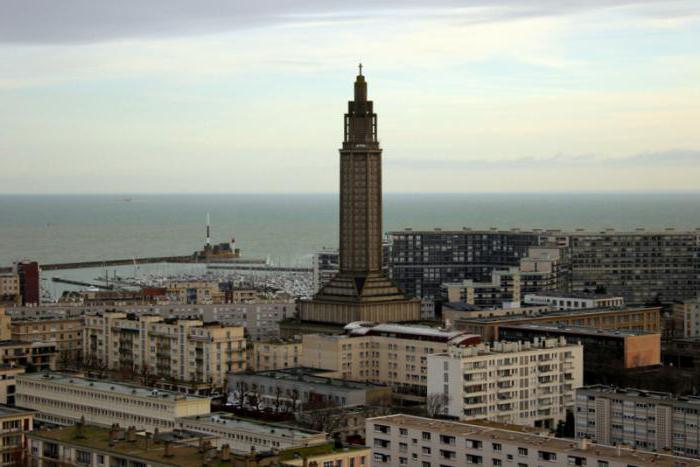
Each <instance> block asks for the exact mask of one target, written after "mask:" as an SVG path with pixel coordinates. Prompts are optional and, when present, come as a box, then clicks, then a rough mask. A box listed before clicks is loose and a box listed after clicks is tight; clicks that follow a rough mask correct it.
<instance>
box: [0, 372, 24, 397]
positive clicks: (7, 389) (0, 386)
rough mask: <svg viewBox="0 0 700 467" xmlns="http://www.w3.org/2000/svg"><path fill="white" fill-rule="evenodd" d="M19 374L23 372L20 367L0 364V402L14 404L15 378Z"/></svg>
mask: <svg viewBox="0 0 700 467" xmlns="http://www.w3.org/2000/svg"><path fill="white" fill-rule="evenodd" d="M21 374H24V368H22V367H12V366H7V365H3V366H0V404H3V405H9V406H13V405H15V393H16V389H17V382H16V378H17V376H18V375H21Z"/></svg>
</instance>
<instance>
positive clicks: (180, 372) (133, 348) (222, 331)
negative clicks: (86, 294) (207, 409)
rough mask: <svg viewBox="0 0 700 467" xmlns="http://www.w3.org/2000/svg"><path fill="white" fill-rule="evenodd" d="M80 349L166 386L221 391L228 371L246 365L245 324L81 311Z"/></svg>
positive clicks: (112, 366)
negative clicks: (84, 314) (82, 324)
mask: <svg viewBox="0 0 700 467" xmlns="http://www.w3.org/2000/svg"><path fill="white" fill-rule="evenodd" d="M83 334H84V339H83V354H84V356H85V359H86V361H87V362H88V363H90V362H96V364H98V365H101V366H104V367H105V368H107V369H110V370H120V371H123V372H130V373H132V374H134V375H149V376H150V377H152V378H155V379H160V381H159V385H160V386H161V387H165V388H171V389H172V388H180V387H184V386H183V385H182V384H181V383H183V382H185V383H188V385H187V386H188V387H189V388H191V391H195V392H198V393H202V392H204V393H206V392H208V391H212V390H213V391H216V390H221V389H222V388H223V386H224V382H225V377H226V373H228V372H235V371H244V370H245V368H246V364H245V360H246V341H245V338H244V337H243V327H241V326H225V325H222V324H219V323H206V324H205V323H204V322H203V321H201V320H198V319H173V320H170V319H164V318H163V317H162V316H159V315H154V314H140V315H133V314H126V313H123V312H119V311H105V312H104V313H96V314H92V315H87V316H85V330H84V333H83Z"/></svg>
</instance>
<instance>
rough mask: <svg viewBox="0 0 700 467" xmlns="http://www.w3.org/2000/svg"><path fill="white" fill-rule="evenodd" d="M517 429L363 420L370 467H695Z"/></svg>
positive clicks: (409, 419)
mask: <svg viewBox="0 0 700 467" xmlns="http://www.w3.org/2000/svg"><path fill="white" fill-rule="evenodd" d="M516 428H517V427H503V428H499V427H493V426H481V425H477V424H469V423H460V422H453V421H446V420H434V419H430V418H422V417H415V416H411V415H403V414H398V415H387V416H385V417H378V418H371V419H368V420H367V444H368V445H369V446H370V447H371V448H372V467H382V466H397V465H405V466H410V467H428V466H431V467H463V466H465V465H484V466H486V465H490V466H513V467H527V466H545V465H546V466H552V467H569V466H572V465H573V466H589V467H633V466H634V467H641V466H645V467H647V466H659V467H697V466H698V465H700V463H699V462H698V461H697V460H694V459H689V458H686V457H678V456H672V455H667V454H660V453H652V452H645V451H640V450H633V449H628V448H621V447H612V446H605V445H602V444H590V443H589V442H586V441H580V442H574V441H571V440H567V439H560V438H553V437H549V436H542V435H537V434H533V433H529V432H527V431H523V430H518V429H516Z"/></svg>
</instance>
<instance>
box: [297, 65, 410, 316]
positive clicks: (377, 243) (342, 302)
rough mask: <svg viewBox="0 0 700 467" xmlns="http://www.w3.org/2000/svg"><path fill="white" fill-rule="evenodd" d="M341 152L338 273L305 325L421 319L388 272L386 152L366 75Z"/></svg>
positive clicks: (310, 305)
mask: <svg viewBox="0 0 700 467" xmlns="http://www.w3.org/2000/svg"><path fill="white" fill-rule="evenodd" d="M344 121H345V124H344V129H345V130H344V139H343V146H342V148H341V149H340V228H339V232H340V235H339V246H340V248H339V251H340V258H339V263H340V264H339V272H338V274H337V275H335V276H334V277H333V278H332V279H331V280H330V281H329V282H328V283H327V284H326V285H325V286H324V287H322V288H321V290H320V291H319V292H318V293H317V294H316V295H315V296H314V297H313V299H311V300H302V301H300V303H299V315H300V317H301V319H302V320H304V321H315V322H323V323H335V324H346V323H349V322H353V321H376V322H396V321H415V320H418V319H420V316H421V309H420V307H421V305H420V300H417V299H411V298H407V297H406V296H405V295H404V293H403V291H401V290H400V289H399V288H397V287H396V286H395V285H394V284H393V283H392V281H391V280H390V279H389V278H388V277H387V276H386V275H385V274H384V271H383V264H384V258H383V246H382V244H383V230H382V149H381V148H380V147H379V139H378V135H377V114H376V113H374V105H373V103H372V101H370V100H368V99H367V82H366V81H365V77H364V76H363V75H362V72H361V71H360V73H359V74H358V75H357V78H356V80H355V93H354V100H352V101H350V102H349V103H348V112H347V113H346V114H345V119H344Z"/></svg>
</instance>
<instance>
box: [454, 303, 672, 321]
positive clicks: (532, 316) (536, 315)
mask: <svg viewBox="0 0 700 467" xmlns="http://www.w3.org/2000/svg"><path fill="white" fill-rule="evenodd" d="M450 308H451V306H450ZM650 310H660V307H635V308H585V309H578V310H555V311H535V312H532V313H529V314H524V313H523V314H510V315H505V316H487V317H484V318H472V317H469V318H457V321H462V322H479V323H497V322H499V321H521V320H524V321H531V320H537V319H540V318H556V317H559V316H561V317H568V316H575V315H581V316H585V315H597V314H603V313H630V312H639V311H650Z"/></svg>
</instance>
